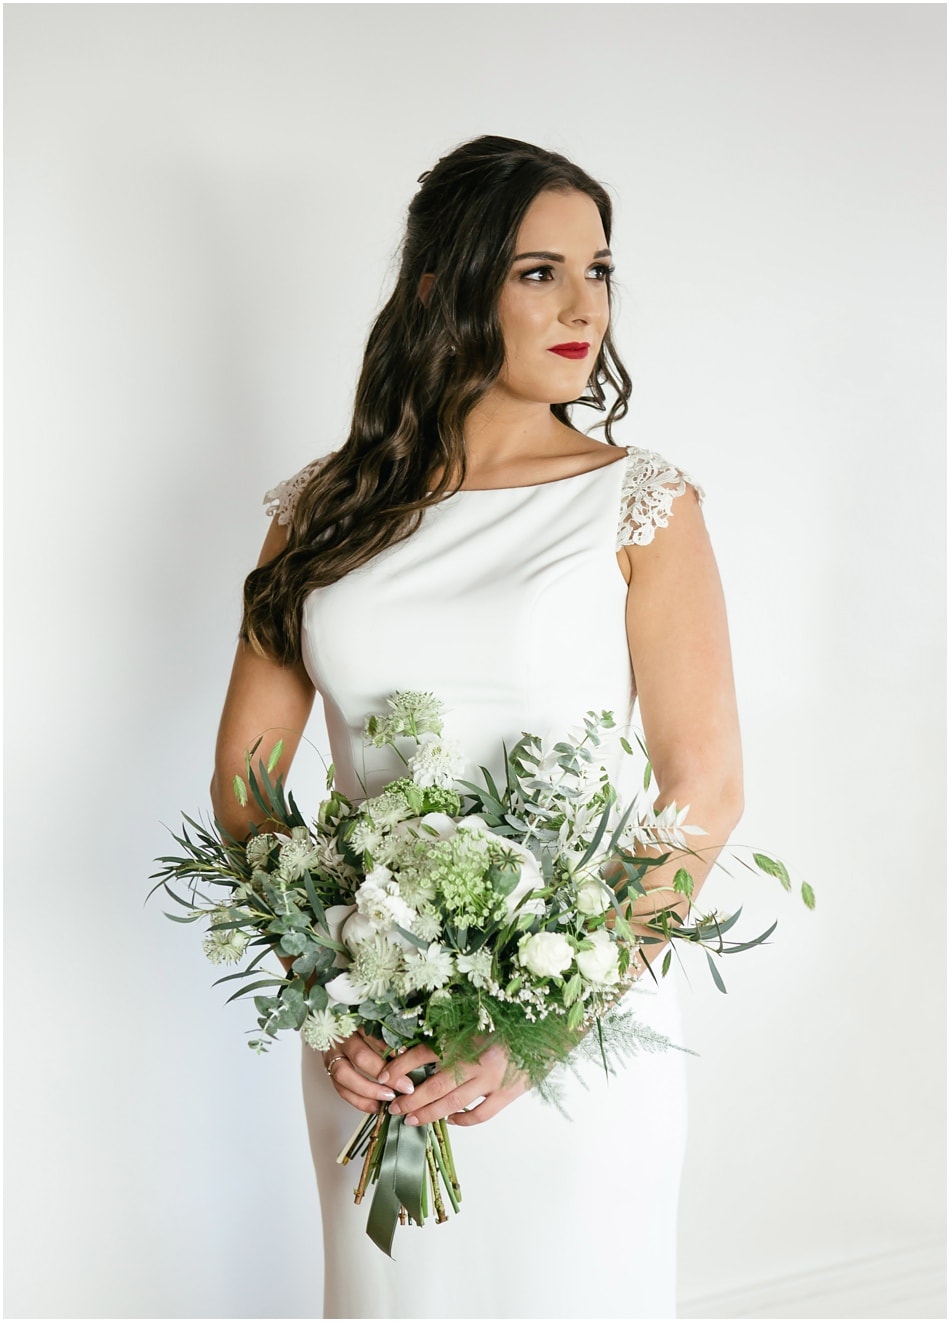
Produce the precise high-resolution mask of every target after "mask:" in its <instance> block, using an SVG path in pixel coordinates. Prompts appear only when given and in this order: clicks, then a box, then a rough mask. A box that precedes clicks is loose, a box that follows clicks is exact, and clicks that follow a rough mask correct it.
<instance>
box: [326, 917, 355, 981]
mask: <svg viewBox="0 0 950 1322" xmlns="http://www.w3.org/2000/svg"><path fill="white" fill-rule="evenodd" d="M355 913H356V905H355V904H331V905H330V907H329V909H327V928H328V930H329V936H330V940H331V941H343V939H344V938H343V931H344V929H345V927H346V924H347V920H348V919H349V918H351V917H352V916H353V914H355ZM349 962H350V961H349V960H348V959H347V957H346V956H345V955H341V954H340V952H339V951H337V953H336V956H335V957H334V960H333V964H334V967H335V968H338V969H345V968H346V966H347V964H349Z"/></svg>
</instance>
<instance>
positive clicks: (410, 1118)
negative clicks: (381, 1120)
mask: <svg viewBox="0 0 950 1322" xmlns="http://www.w3.org/2000/svg"><path fill="white" fill-rule="evenodd" d="M418 1123H419V1117H418V1116H417V1115H407V1116H406V1124H407V1125H417V1124H418Z"/></svg>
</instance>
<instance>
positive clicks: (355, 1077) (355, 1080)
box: [330, 1056, 396, 1110]
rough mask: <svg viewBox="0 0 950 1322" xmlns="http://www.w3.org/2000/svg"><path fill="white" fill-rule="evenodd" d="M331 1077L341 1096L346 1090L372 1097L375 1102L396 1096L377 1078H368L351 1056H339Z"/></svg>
mask: <svg viewBox="0 0 950 1322" xmlns="http://www.w3.org/2000/svg"><path fill="white" fill-rule="evenodd" d="M330 1078H331V1079H332V1080H333V1086H334V1088H336V1090H337V1092H338V1093H340V1095H341V1096H342V1094H343V1093H344V1092H350V1093H354V1094H355V1095H356V1096H358V1097H362V1098H364V1100H365V1099H368V1098H371V1099H372V1100H373V1101H375V1102H391V1101H392V1100H393V1099H394V1098H395V1096H396V1094H395V1093H394V1092H393V1090H392V1088H387V1087H384V1086H382V1085H380V1084H379V1083H377V1082H376V1080H375V1079H368V1078H367V1077H366V1075H365V1074H363V1073H361V1072H360V1071H359V1070H358V1069H357V1068H356V1067H355V1066H354V1064H353V1062H352V1061H351V1060H350V1058H349V1056H338V1057H337V1060H336V1062H335V1064H333V1066H332V1071H331V1072H330ZM373 1109H374V1110H375V1109H376V1108H375V1107H374V1108H373Z"/></svg>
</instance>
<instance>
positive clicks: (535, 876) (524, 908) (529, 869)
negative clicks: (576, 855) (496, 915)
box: [502, 840, 544, 918]
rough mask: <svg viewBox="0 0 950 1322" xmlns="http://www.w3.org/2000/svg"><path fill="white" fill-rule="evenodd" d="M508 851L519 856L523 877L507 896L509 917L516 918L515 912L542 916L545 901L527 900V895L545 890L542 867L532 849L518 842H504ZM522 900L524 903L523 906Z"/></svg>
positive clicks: (539, 899)
mask: <svg viewBox="0 0 950 1322" xmlns="http://www.w3.org/2000/svg"><path fill="white" fill-rule="evenodd" d="M502 843H503V844H504V847H505V848H506V849H510V850H511V852H512V853H513V854H517V855H518V857H519V858H520V859H521V876H520V877H519V878H518V881H517V883H516V885H515V888H514V890H513V891H512V892H511V894H510V895H506V896H505V904H506V906H507V909H508V917H509V918H511V917H513V916H514V914H515V911H517V912H518V913H519V914H522V913H532V914H537V915H539V916H540V915H541V914H543V913H544V900H542V899H541V897H540V896H538V897H537V898H535V899H533V900H525V898H524V897H525V896H526V895H530V893H531V892H532V891H540V890H543V889H544V878H543V877H542V875H541V867H540V864H539V863H538V860H537V859H536V858H535V856H534V854H532V852H531V850H530V849H526V848H525V846H524V845H521V844H519V843H518V842H517V841H516V840H505V841H503V842H502ZM522 900H524V903H523V904H522Z"/></svg>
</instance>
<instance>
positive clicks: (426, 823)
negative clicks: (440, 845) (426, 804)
mask: <svg viewBox="0 0 950 1322" xmlns="http://www.w3.org/2000/svg"><path fill="white" fill-rule="evenodd" d="M419 825H420V826H421V827H423V828H424V830H423V831H422V832H421V836H422V839H423V840H425V839H427V838H428V839H429V840H432V839H433V838H434V835H433V832H434V833H435V836H438V838H439V839H440V840H448V839H449V837H450V836H453V835H455V832H456V829H457V827H456V822H455V819H454V818H453V817H450V816H449V815H448V813H446V812H427V813H426V815H425V817H420V818H419Z"/></svg>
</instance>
